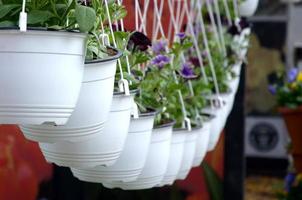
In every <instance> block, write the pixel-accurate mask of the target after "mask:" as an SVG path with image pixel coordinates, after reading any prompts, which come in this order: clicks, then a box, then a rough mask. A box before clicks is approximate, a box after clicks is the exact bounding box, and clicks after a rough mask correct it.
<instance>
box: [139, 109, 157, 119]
mask: <svg viewBox="0 0 302 200" xmlns="http://www.w3.org/2000/svg"><path fill="white" fill-rule="evenodd" d="M157 113H158V111H157V110H155V109H152V108H148V111H147V112H145V113H139V118H141V117H153V116H155V115H156V114H157Z"/></svg>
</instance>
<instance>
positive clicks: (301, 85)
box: [269, 69, 302, 109]
mask: <svg viewBox="0 0 302 200" xmlns="http://www.w3.org/2000/svg"><path fill="white" fill-rule="evenodd" d="M270 76H271V79H272V77H274V78H273V80H269V81H270V85H269V90H270V92H271V93H272V94H273V95H276V97H277V102H278V105H279V106H281V107H288V108H291V109H295V108H297V107H299V106H301V105H302V71H300V72H298V71H297V69H292V70H291V71H289V72H288V77H287V76H286V73H285V72H281V73H273V74H271V75H270Z"/></svg>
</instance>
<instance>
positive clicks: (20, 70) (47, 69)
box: [0, 28, 86, 125]
mask: <svg viewBox="0 0 302 200" xmlns="http://www.w3.org/2000/svg"><path fill="white" fill-rule="evenodd" d="M85 43H86V34H81V33H75V32H66V31H42V30H28V31H27V32H20V31H19V30H16V29H4V28H0V88H1V90H0V124H35V125H40V124H43V123H45V122H50V123H54V124H56V125H64V124H66V122H67V120H68V119H69V117H70V116H71V114H72V112H73V111H74V109H75V106H76V102H77V100H78V96H79V94H80V89H81V83H82V78H83V73H84V58H85V55H84V54H85Z"/></svg>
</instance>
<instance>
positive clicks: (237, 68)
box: [232, 61, 242, 76]
mask: <svg viewBox="0 0 302 200" xmlns="http://www.w3.org/2000/svg"><path fill="white" fill-rule="evenodd" d="M241 67H242V61H240V62H237V63H236V64H235V65H234V66H233V67H232V69H233V72H234V74H235V75H236V76H240V75H241Z"/></svg>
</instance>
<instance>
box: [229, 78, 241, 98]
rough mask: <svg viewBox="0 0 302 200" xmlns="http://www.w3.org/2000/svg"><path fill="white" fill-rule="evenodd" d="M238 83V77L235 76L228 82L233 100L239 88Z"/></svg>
mask: <svg viewBox="0 0 302 200" xmlns="http://www.w3.org/2000/svg"><path fill="white" fill-rule="evenodd" d="M239 83H240V77H239V76H236V77H235V78H233V79H232V80H230V81H229V88H230V89H231V91H232V94H233V95H234V98H235V96H236V94H237V91H238V88H239Z"/></svg>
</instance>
